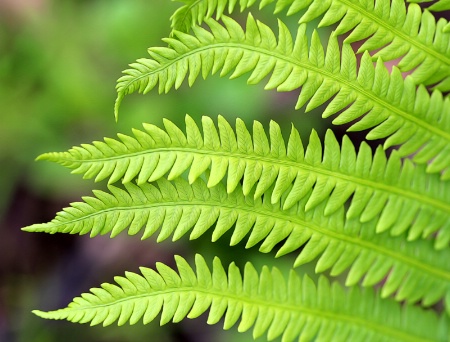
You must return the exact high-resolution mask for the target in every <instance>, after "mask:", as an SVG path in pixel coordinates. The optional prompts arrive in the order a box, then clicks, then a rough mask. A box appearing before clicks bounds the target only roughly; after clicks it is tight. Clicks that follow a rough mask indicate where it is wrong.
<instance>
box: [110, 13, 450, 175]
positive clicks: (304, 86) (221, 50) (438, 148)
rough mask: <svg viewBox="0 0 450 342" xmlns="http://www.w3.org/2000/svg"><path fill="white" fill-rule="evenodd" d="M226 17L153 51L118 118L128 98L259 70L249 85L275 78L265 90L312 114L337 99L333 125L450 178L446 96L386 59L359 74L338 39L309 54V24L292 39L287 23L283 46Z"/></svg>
mask: <svg viewBox="0 0 450 342" xmlns="http://www.w3.org/2000/svg"><path fill="white" fill-rule="evenodd" d="M222 19H223V21H224V22H225V26H221V25H219V23H218V22H216V21H214V20H212V19H210V20H208V24H209V25H210V28H211V32H209V31H207V30H205V29H202V28H198V27H196V28H194V32H195V35H194V36H190V35H187V34H183V33H179V32H175V35H176V36H177V38H178V39H172V38H170V39H165V41H166V42H168V43H169V44H170V46H171V47H170V48H151V49H149V53H150V55H151V57H152V59H140V60H138V61H137V63H134V64H131V66H132V69H129V70H126V71H125V74H126V75H125V76H122V77H121V78H120V79H119V80H118V84H117V91H118V98H117V101H116V114H117V110H118V106H119V105H120V103H121V101H122V99H123V97H124V96H125V95H127V94H130V93H132V92H135V91H139V92H141V93H147V92H148V91H150V90H151V89H153V88H154V87H156V86H158V88H159V91H160V92H168V91H169V90H170V89H171V88H172V87H175V88H178V87H179V86H180V85H181V84H182V82H183V81H184V79H185V78H187V79H188V82H189V85H192V84H193V83H194V81H195V80H196V78H197V76H198V75H199V74H201V75H202V76H203V77H204V78H206V77H207V76H208V75H209V74H210V73H213V74H214V73H216V72H219V71H220V75H221V76H225V75H227V74H228V73H230V72H231V71H232V74H231V76H230V77H231V78H235V77H238V76H241V75H242V74H245V73H247V72H249V71H252V73H251V75H250V77H249V79H248V83H250V84H256V83H258V82H261V81H262V80H263V79H264V77H265V76H267V75H269V74H270V73H272V75H271V77H270V79H269V81H268V83H267V85H266V89H273V88H277V90H279V91H291V90H294V89H299V88H301V93H300V95H299V98H298V102H297V105H296V108H300V107H302V106H303V105H305V104H306V103H307V102H308V101H309V103H308V105H307V106H306V110H311V109H314V108H316V107H317V106H319V105H321V104H323V103H325V102H326V101H328V100H330V99H332V101H331V102H330V103H329V104H328V105H327V107H326V110H325V111H324V113H323V116H324V117H329V116H331V115H334V114H337V113H339V114H338V115H337V116H336V118H335V119H334V120H333V123H334V124H346V123H349V122H352V121H355V120H357V119H361V120H358V121H357V122H356V123H354V124H353V125H352V126H351V127H350V128H349V130H350V131H358V130H365V129H371V131H370V132H369V133H368V135H367V138H368V139H381V138H387V140H386V142H385V144H384V147H385V148H388V147H391V146H395V145H399V144H402V147H401V148H400V149H399V153H400V154H401V156H408V155H411V154H413V153H416V152H417V154H416V155H415V156H414V157H413V159H414V161H415V162H416V163H421V164H428V165H427V171H428V172H430V173H433V172H442V178H443V179H444V180H445V179H450V157H449V156H450V100H449V99H448V98H447V99H445V100H444V98H443V96H442V94H441V93H440V92H439V91H435V92H434V93H433V94H432V95H431V96H430V94H429V93H428V92H427V90H426V88H425V87H423V86H420V87H419V88H418V89H417V90H416V87H415V86H414V83H413V82H412V81H411V78H409V77H407V78H406V80H404V79H403V77H402V75H401V73H400V72H399V70H398V69H396V68H394V70H393V72H392V75H389V73H388V71H387V69H386V68H385V66H384V65H383V63H382V62H381V61H379V62H378V63H377V64H376V66H375V67H374V65H373V63H372V61H371V57H370V55H369V54H368V53H365V54H364V55H363V57H362V60H361V66H360V69H359V72H358V73H357V66H356V57H355V55H354V53H353V50H352V48H351V46H350V45H348V44H344V46H343V50H342V57H341V54H340V51H339V47H338V42H337V38H336V37H335V36H333V37H331V38H330V41H329V43H328V48H327V53H326V54H325V53H324V51H323V46H322V44H321V42H320V39H319V37H318V35H317V34H313V37H312V41H311V47H310V48H309V49H308V42H307V37H306V35H305V32H304V30H305V27H304V26H302V27H301V28H300V30H299V32H298V34H297V37H296V39H295V41H293V40H292V37H291V34H290V33H289V31H288V29H287V28H286V26H285V25H284V24H283V23H281V22H280V23H279V37H278V41H277V39H276V38H275V34H274V33H273V32H272V31H271V29H270V28H269V27H267V26H266V25H264V24H262V23H261V22H256V21H255V20H254V19H253V18H252V16H249V17H248V21H247V28H246V29H247V31H246V32H244V31H243V29H242V28H241V26H240V25H239V24H238V23H237V22H235V21H234V20H232V19H229V18H227V17H222ZM449 41H450V40H449ZM188 73H189V75H188ZM342 110H343V111H342Z"/></svg>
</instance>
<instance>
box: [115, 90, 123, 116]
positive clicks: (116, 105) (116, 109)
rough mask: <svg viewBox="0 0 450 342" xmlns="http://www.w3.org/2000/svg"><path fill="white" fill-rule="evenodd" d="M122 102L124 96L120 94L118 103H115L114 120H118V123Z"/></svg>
mask: <svg viewBox="0 0 450 342" xmlns="http://www.w3.org/2000/svg"><path fill="white" fill-rule="evenodd" d="M122 100H123V94H122V93H118V95H117V98H116V102H115V103H114V119H115V120H116V122H118V121H119V107H120V104H121V103H122Z"/></svg>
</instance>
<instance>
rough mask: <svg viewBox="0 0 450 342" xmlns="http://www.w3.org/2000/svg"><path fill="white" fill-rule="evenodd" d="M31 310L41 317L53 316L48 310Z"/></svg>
mask: <svg viewBox="0 0 450 342" xmlns="http://www.w3.org/2000/svg"><path fill="white" fill-rule="evenodd" d="M31 312H32V313H33V314H35V315H36V316H38V317H41V318H46V319H49V318H52V317H51V315H50V313H51V312H46V311H41V310H33V311H31Z"/></svg>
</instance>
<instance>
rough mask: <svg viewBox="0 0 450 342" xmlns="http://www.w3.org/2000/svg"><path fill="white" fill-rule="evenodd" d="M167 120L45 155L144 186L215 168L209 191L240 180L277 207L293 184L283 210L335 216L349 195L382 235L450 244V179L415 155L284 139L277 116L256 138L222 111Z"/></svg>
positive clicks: (91, 174)
mask: <svg viewBox="0 0 450 342" xmlns="http://www.w3.org/2000/svg"><path fill="white" fill-rule="evenodd" d="M164 126H165V130H162V129H160V128H158V127H156V126H154V125H149V124H145V125H144V128H145V131H140V130H134V131H133V132H134V137H129V136H126V135H123V134H120V135H119V138H120V141H119V140H114V139H109V138H106V139H105V141H104V142H98V141H97V142H94V143H93V144H92V145H88V144H85V145H82V146H80V147H74V148H73V149H71V150H69V151H68V152H64V153H49V154H45V155H43V156H41V157H40V159H47V160H51V161H54V162H57V163H60V164H62V165H64V166H66V167H69V168H71V169H73V172H74V173H81V174H83V175H84V177H85V178H95V180H96V181H100V180H102V179H105V178H109V183H110V184H112V183H114V182H117V181H120V180H121V181H122V183H128V182H131V181H133V180H135V179H136V180H137V183H138V184H144V183H146V182H147V181H150V182H153V181H156V180H158V179H160V178H161V177H163V176H165V175H167V177H168V179H169V180H172V179H175V178H177V177H178V176H180V175H182V174H184V173H185V172H186V171H188V179H189V182H190V183H193V182H194V181H195V180H196V179H198V178H199V177H200V176H201V175H202V174H204V172H205V171H207V170H209V171H210V172H209V173H210V176H209V177H208V187H213V186H215V185H217V184H218V183H220V182H221V181H222V180H223V179H226V181H227V191H228V193H231V192H233V191H234V189H235V188H236V186H237V185H238V184H239V183H240V182H242V184H243V193H244V194H245V195H247V194H249V193H250V192H251V191H253V196H254V198H258V197H261V196H262V195H263V194H264V193H265V192H266V191H267V190H268V189H269V188H270V187H271V186H274V190H273V192H272V195H271V199H270V200H271V202H272V203H277V202H279V201H280V198H281V196H282V195H283V193H284V192H285V191H286V190H288V188H290V187H291V185H293V186H292V188H290V189H289V194H288V195H287V198H286V200H285V201H284V204H283V208H284V209H289V208H290V207H292V206H293V205H295V203H297V202H298V201H299V200H301V199H302V198H305V197H306V198H307V200H308V202H307V205H306V210H311V209H313V208H314V207H315V206H317V205H318V204H319V203H321V202H324V201H326V203H327V206H326V208H325V214H326V215H330V214H332V213H333V212H335V211H336V210H338V209H339V208H340V207H342V206H344V204H345V203H346V202H347V201H348V200H349V201H350V203H351V204H350V207H349V210H348V211H347V218H349V219H351V218H359V219H360V220H361V221H362V222H369V221H371V220H373V219H376V220H377V231H378V232H383V231H386V230H390V231H391V233H392V234H393V235H399V234H402V233H403V232H405V231H408V232H409V235H408V239H409V240H416V239H418V238H427V237H430V236H432V235H435V233H438V234H437V236H436V239H435V241H436V248H438V249H443V248H447V246H448V244H449V242H450V217H449V215H448V213H449V212H450V182H442V181H440V179H439V176H438V175H437V174H427V173H426V172H425V170H424V167H423V166H414V165H413V163H411V161H410V160H405V161H404V162H403V165H402V162H401V160H400V158H399V157H398V155H396V154H395V153H394V154H393V155H392V156H391V157H390V158H387V157H386V155H385V153H384V152H383V150H382V149H381V148H378V149H377V150H376V152H375V153H374V154H373V155H372V150H371V149H370V148H369V146H368V145H367V144H365V143H363V144H362V145H361V147H360V150H359V152H358V153H357V152H356V151H355V148H354V146H353V144H352V143H351V142H350V140H349V139H348V138H347V137H344V139H343V141H342V144H341V146H340V144H339V143H338V141H337V139H336V138H335V136H334V135H333V133H332V132H331V131H328V132H327V134H326V136H325V141H324V144H322V143H321V141H320V139H319V138H318V136H317V134H316V133H315V132H314V131H313V133H312V134H311V137H310V141H309V145H308V146H307V148H304V147H303V143H302V141H301V138H300V136H299V133H298V131H297V130H296V129H295V128H294V127H292V131H291V134H290V137H289V141H288V143H287V145H286V144H285V142H284V140H283V137H282V134H281V130H280V127H279V126H278V125H277V124H276V123H275V122H272V123H271V124H270V127H269V134H266V132H265V131H264V128H263V126H262V125H261V123H259V122H257V121H255V122H254V125H253V134H250V132H249V131H248V129H247V128H246V126H245V124H244V123H243V121H242V120H239V119H238V120H237V121H236V128H235V129H233V128H232V127H231V125H230V124H229V123H228V122H227V121H226V120H225V119H224V118H223V117H221V116H219V119H218V128H216V126H215V124H214V122H213V121H212V120H211V119H210V118H209V117H203V119H202V131H203V132H201V130H200V128H199V127H198V126H197V125H196V123H195V122H194V121H193V120H192V118H190V117H189V116H186V133H184V132H183V131H182V130H181V129H179V128H178V127H177V126H175V125H174V124H173V123H172V122H170V121H168V120H165V121H164ZM413 180H414V181H413ZM310 190H312V192H311V191H310Z"/></svg>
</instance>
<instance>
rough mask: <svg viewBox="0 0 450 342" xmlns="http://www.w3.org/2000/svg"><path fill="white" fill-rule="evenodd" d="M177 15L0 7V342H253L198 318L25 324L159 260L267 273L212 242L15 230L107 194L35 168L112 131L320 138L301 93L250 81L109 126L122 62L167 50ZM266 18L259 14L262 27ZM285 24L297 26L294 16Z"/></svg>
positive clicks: (90, 2) (167, 6) (131, 113)
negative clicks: (147, 128) (200, 130)
mask: <svg viewBox="0 0 450 342" xmlns="http://www.w3.org/2000/svg"><path fill="white" fill-rule="evenodd" d="M178 6H179V4H178V3H174V2H171V1H169V0H155V1H145V0H133V1H125V0H83V1H82V0H78V1H72V0H63V1H51V0H21V1H17V0H0V163H1V168H0V172H1V173H0V255H1V256H0V341H8V342H9V341H23V342H28V341H31V342H35V341H36V342H37V341H42V342H47V341H49V342H50V341H108V342H109V341H199V342H201V341H226V340H231V339H233V341H239V340H248V339H249V338H250V334H243V335H242V334H240V335H237V334H236V333H233V332H227V333H223V332H222V329H221V327H220V326H219V325H218V326H214V327H208V326H207V325H206V323H205V322H206V318H205V317H201V318H199V319H197V320H195V321H189V320H186V321H185V322H182V323H180V324H169V325H167V326H165V327H163V328H159V326H158V324H157V322H156V323H155V324H150V325H148V326H143V325H139V324H138V325H136V326H132V327H130V326H125V327H120V328H118V327H110V328H108V329H105V328H102V327H89V326H88V325H78V324H71V323H66V322H53V321H45V320H42V319H40V318H37V317H35V316H34V315H32V314H31V310H32V309H37V308H39V309H42V310H53V309H56V308H59V307H63V306H66V305H67V304H68V303H69V301H70V300H71V299H72V298H73V297H74V296H77V295H79V294H80V293H82V292H85V291H88V289H89V288H90V287H94V286H98V285H100V284H101V283H102V282H106V281H108V282H111V281H113V276H114V275H122V274H123V273H124V272H125V271H126V270H129V271H138V266H147V267H152V266H153V265H154V263H155V261H163V262H166V263H168V264H173V254H174V253H178V254H181V255H183V256H184V257H186V258H187V259H188V260H193V255H194V253H195V252H201V253H202V254H204V255H205V256H206V257H211V260H212V256H213V255H220V256H221V257H222V258H223V261H224V263H228V262H230V261H231V260H233V259H234V260H239V261H240V264H241V265H242V264H243V263H244V261H246V260H252V261H253V262H254V263H255V264H256V265H257V266H259V265H262V264H264V263H269V264H273V263H274V261H273V258H272V256H271V255H269V256H264V255H261V254H259V253H257V252H255V251H256V250H257V249H253V250H252V252H251V253H249V254H244V253H243V251H244V248H243V246H237V247H234V248H232V249H230V248H227V243H228V241H229V237H224V238H222V239H221V243H216V244H214V245H211V244H209V243H208V241H209V238H208V237H206V238H205V239H200V240H199V241H194V242H188V241H186V239H184V240H183V241H181V242H177V243H170V242H165V243H162V244H158V245H156V244H155V242H154V240H152V239H149V240H146V241H144V242H141V241H140V240H139V237H133V238H132V237H127V236H119V237H118V238H116V239H114V240H110V239H109V238H108V237H97V238H94V239H89V238H88V237H84V236H83V237H80V236H63V235H46V234H30V233H23V232H21V231H20V228H21V227H23V226H27V225H30V224H33V223H37V222H46V221H49V220H51V219H52V218H53V217H54V215H55V213H56V212H57V211H59V210H61V208H63V207H65V206H67V205H68V204H69V203H70V202H73V201H77V200H79V198H80V196H82V195H89V194H90V193H91V190H92V189H93V188H99V187H100V188H101V187H103V186H104V185H101V184H94V183H93V182H92V181H85V180H82V179H81V177H80V176H79V175H71V174H70V172H69V171H68V170H67V169H64V168H63V167H61V166H58V165H53V164H51V163H45V162H39V163H35V162H34V159H35V158H36V156H38V155H39V154H41V153H44V152H50V151H65V150H67V149H69V148H70V147H71V146H73V145H79V144H81V143H88V142H91V141H93V140H100V139H102V138H103V137H105V136H110V137H113V136H114V135H115V134H116V133H117V132H123V133H125V134H129V133H130V132H131V128H132V127H137V128H139V127H140V126H141V123H142V122H151V123H154V124H157V125H161V124H162V118H163V117H166V118H169V119H171V120H172V121H174V122H176V123H177V124H181V125H182V124H183V121H184V115H185V114H186V113H189V114H190V115H192V116H193V117H194V118H196V120H197V122H199V118H200V117H201V115H210V116H212V117H216V116H217V115H218V114H222V115H224V116H225V117H226V118H227V119H229V120H230V121H234V119H235V118H236V117H241V118H243V119H244V121H246V122H247V123H248V124H249V125H251V122H252V120H253V119H258V120H260V121H262V122H263V123H264V124H265V125H266V127H267V124H268V122H269V120H270V119H274V120H276V121H278V122H279V123H280V124H281V126H282V127H283V128H284V131H285V132H286V135H287V134H288V132H289V130H290V124H291V122H294V123H295V125H296V127H297V128H299V130H300V131H301V133H302V135H303V137H304V138H305V139H304V140H307V137H308V135H309V132H310V129H311V127H314V128H315V129H316V130H318V131H319V133H320V135H323V133H324V130H325V128H326V126H327V125H328V122H326V121H324V120H322V119H321V118H320V115H318V114H317V113H308V114H303V113H301V111H294V109H293V108H294V106H295V103H296V100H297V94H298V92H293V93H276V92H273V91H271V92H266V91H263V84H261V85H258V86H247V85H246V80H245V78H241V79H237V80H232V81H230V80H228V79H220V78H218V77H217V76H214V77H210V78H208V79H207V80H206V81H203V80H200V79H199V80H198V81H197V82H196V84H194V86H193V88H192V89H188V88H187V86H186V85H183V86H182V88H181V89H180V90H179V91H176V92H175V91H173V92H171V93H169V94H168V95H158V94H157V92H151V93H150V94H148V95H146V96H142V95H132V96H128V97H127V98H125V100H124V102H123V104H122V107H121V114H120V115H121V116H120V120H119V122H118V123H115V121H114V116H113V105H114V100H115V95H116V94H115V81H116V79H117V78H118V77H120V75H121V71H122V70H123V69H125V68H126V67H127V65H128V64H129V63H132V62H133V61H134V60H136V59H137V58H141V57H145V56H146V49H147V48H148V47H150V46H159V45H163V44H164V43H162V42H161V40H160V39H161V38H163V37H167V36H168V35H169V33H170V23H169V17H170V15H171V14H172V13H173V12H174V11H175V9H176V8H177V7H178ZM270 10H271V9H269V12H270ZM254 12H255V11H254ZM269 12H263V13H259V14H257V13H254V14H255V15H256V16H257V17H258V18H260V19H263V20H264V18H267V13H269ZM242 18H243V19H244V18H245V14H244V15H243V16H242ZM267 20H269V19H267ZM269 21H271V22H272V23H273V22H274V20H273V18H272V19H271V20H269ZM288 24H289V25H291V27H296V18H293V19H292V20H290V21H289V20H288ZM293 32H295V30H294V31H293ZM249 127H251V126H249ZM227 239H228V240H227ZM280 262H281V264H280ZM283 263H284V264H286V265H287V266H290V265H291V260H289V257H287V258H285V259H282V260H280V261H278V262H277V265H278V266H280V265H281V267H283Z"/></svg>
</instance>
